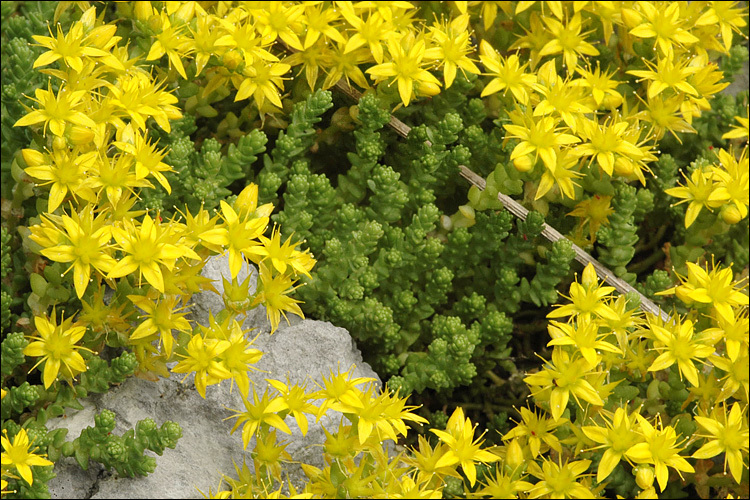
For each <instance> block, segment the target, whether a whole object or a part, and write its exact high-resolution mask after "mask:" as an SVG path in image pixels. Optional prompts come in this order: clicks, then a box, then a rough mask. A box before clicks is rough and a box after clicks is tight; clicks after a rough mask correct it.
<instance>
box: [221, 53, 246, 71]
mask: <svg viewBox="0 0 750 500" xmlns="http://www.w3.org/2000/svg"><path fill="white" fill-rule="evenodd" d="M222 62H223V64H224V67H225V68H227V69H228V70H230V71H234V70H235V69H237V66H239V65H240V63H241V62H242V55H240V53H239V52H237V51H236V50H230V51H229V52H227V53H226V54H224V57H223V58H222Z"/></svg>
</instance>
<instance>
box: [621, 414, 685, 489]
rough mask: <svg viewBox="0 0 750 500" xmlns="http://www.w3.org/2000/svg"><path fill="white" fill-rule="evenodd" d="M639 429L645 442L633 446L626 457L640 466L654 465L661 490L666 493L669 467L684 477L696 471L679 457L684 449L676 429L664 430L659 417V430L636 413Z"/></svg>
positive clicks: (668, 428)
mask: <svg viewBox="0 0 750 500" xmlns="http://www.w3.org/2000/svg"><path fill="white" fill-rule="evenodd" d="M636 418H637V419H638V424H639V425H638V427H639V431H640V433H641V435H643V439H644V442H642V443H638V444H636V445H633V446H632V447H631V448H630V449H629V450H628V451H626V452H625V456H626V457H627V458H630V459H631V460H633V461H634V462H637V463H639V464H644V463H645V464H653V466H654V470H655V472H656V480H657V482H658V483H659V488H660V489H661V491H664V488H665V487H666V486H667V479H668V478H669V471H668V470H667V467H672V468H673V469H675V470H676V471H677V473H678V474H680V477H682V473H683V472H688V473H693V472H695V469H693V466H692V465H690V464H689V463H688V461H687V460H685V459H684V458H683V457H681V456H680V455H679V453H680V451H681V450H682V448H680V447H679V444H678V443H677V433H676V432H675V430H674V428H672V427H671V426H667V427H666V428H662V425H661V419H660V418H659V417H658V416H657V417H656V423H657V426H658V427H659V428H658V429H657V428H656V427H655V426H653V425H651V423H650V422H649V421H648V420H646V419H645V418H643V417H642V416H641V415H640V414H638V413H636Z"/></svg>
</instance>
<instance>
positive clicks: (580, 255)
mask: <svg viewBox="0 0 750 500" xmlns="http://www.w3.org/2000/svg"><path fill="white" fill-rule="evenodd" d="M459 168H460V169H461V176H463V177H464V178H465V179H466V180H468V181H469V182H471V183H472V184H473V185H475V186H476V187H478V188H479V189H481V190H484V187H485V180H484V179H482V177H480V176H479V175H477V174H475V173H474V172H472V171H471V170H470V169H469V168H467V167H465V166H463V165H460V166H459ZM497 198H498V199H499V200H500V201H501V202H502V204H503V206H504V207H505V208H506V209H507V210H508V211H509V212H510V213H512V214H513V215H515V216H516V217H518V218H519V219H521V220H526V216H527V215H528V214H529V211H528V210H526V208H524V207H523V205H521V204H520V203H518V202H517V201H516V200H514V199H513V198H511V197H510V196H507V195H504V194H503V193H497ZM542 236H544V237H545V238H547V239H548V240H549V241H552V242H555V241H558V240H564V239H567V238H566V237H565V236H563V235H562V234H560V232H559V231H558V230H557V229H555V228H554V227H552V226H550V225H549V224H546V223H545V224H544V229H542ZM570 244H571V245H572V246H573V251H574V252H575V254H576V260H577V261H578V262H580V263H581V264H583V265H584V266H585V265H587V264H589V263H590V264H591V265H593V266H594V269H595V270H596V274H597V275H598V276H600V277H601V278H603V279H604V281H606V282H607V283H609V284H610V285H612V286H613V287H615V289H616V290H617V291H618V292H620V293H627V292H635V293H637V294H638V297H640V299H641V309H643V310H644V311H646V312H649V313H651V314H653V315H655V316H659V317H661V319H662V320H663V321H664V322H666V323H671V322H672V319H671V318H670V317H669V314H667V313H666V312H665V311H663V310H662V309H661V308H660V307H659V306H657V305H656V304H654V303H653V302H652V301H651V300H649V299H648V298H647V297H646V296H644V295H643V294H642V293H641V292H639V291H638V290H636V289H635V288H633V287H632V286H630V284H629V283H627V282H625V281H623V280H621V279H620V278H618V277H617V276H615V273H613V272H612V271H610V270H609V269H607V268H606V267H605V266H604V265H602V263H601V262H599V261H598V260H596V259H595V258H593V257H592V256H591V255H589V254H588V253H586V252H585V251H584V250H583V249H582V248H581V247H579V246H578V245H576V244H575V243H573V242H572V241H571V242H570Z"/></svg>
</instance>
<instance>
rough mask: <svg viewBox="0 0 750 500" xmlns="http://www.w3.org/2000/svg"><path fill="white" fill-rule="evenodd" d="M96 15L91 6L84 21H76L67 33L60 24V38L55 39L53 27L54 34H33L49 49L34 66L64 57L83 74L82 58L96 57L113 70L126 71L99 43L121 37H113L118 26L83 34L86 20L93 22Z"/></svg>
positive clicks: (38, 41)
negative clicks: (98, 45)
mask: <svg viewBox="0 0 750 500" xmlns="http://www.w3.org/2000/svg"><path fill="white" fill-rule="evenodd" d="M95 16H96V9H95V8H93V7H91V8H89V9H87V10H86V12H85V13H84V14H83V16H82V17H81V20H80V21H76V22H75V23H73V25H72V26H71V27H70V30H68V33H67V34H65V35H64V34H63V32H62V27H61V26H60V25H59V24H58V25H57V38H54V35H53V34H52V28H51V27H49V26H48V29H49V34H50V35H52V36H39V35H32V38H33V39H34V40H35V41H36V42H37V43H38V44H39V45H40V46H42V47H46V48H47V49H49V50H48V51H47V52H45V53H43V54H42V55H40V56H39V57H37V59H36V61H34V67H35V68H38V67H40V66H46V65H48V64H51V63H53V62H55V61H57V60H59V59H62V61H63V62H64V63H65V65H66V66H68V67H70V68H72V69H73V70H74V71H76V72H78V73H80V72H81V70H82V69H83V58H90V59H93V58H95V59H93V60H96V61H100V62H102V63H103V64H106V65H107V66H111V67H112V68H114V69H118V70H124V69H125V67H124V66H123V65H122V63H120V61H118V60H117V58H115V57H114V56H112V54H110V53H109V52H107V51H106V50H102V48H101V47H97V46H96V44H97V43H98V44H102V45H104V46H107V45H109V44H110V42H112V41H113V40H114V41H115V43H116V41H117V40H119V39H120V37H115V36H114V34H115V31H116V29H117V27H116V26H114V25H109V26H100V27H98V28H95V29H94V30H93V31H91V33H89V34H88V35H86V34H85V33H84V27H85V23H91V24H93V21H94V18H95ZM102 42H103V43H102Z"/></svg>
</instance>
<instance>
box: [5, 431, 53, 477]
mask: <svg viewBox="0 0 750 500" xmlns="http://www.w3.org/2000/svg"><path fill="white" fill-rule="evenodd" d="M0 440H1V441H2V445H3V454H2V464H3V475H5V468H6V467H15V468H16V470H17V471H18V474H20V475H21V477H22V478H23V480H24V481H26V482H27V483H28V484H29V486H30V485H32V484H33V482H34V473H33V472H32V470H31V467H32V466H40V467H47V466H50V465H55V464H54V463H53V462H50V461H49V460H47V459H46V458H42V457H40V456H39V455H37V454H36V453H33V452H29V449H30V448H31V446H32V444H33V443H31V442H30V441H29V435H28V434H27V433H26V429H24V428H21V429H19V431H18V433H17V434H16V435H15V437H14V438H13V443H11V442H10V439H8V431H7V430H6V429H3V436H2V438H0ZM3 482H5V481H3ZM6 487H7V483H6V485H5V487H3V492H6Z"/></svg>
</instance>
